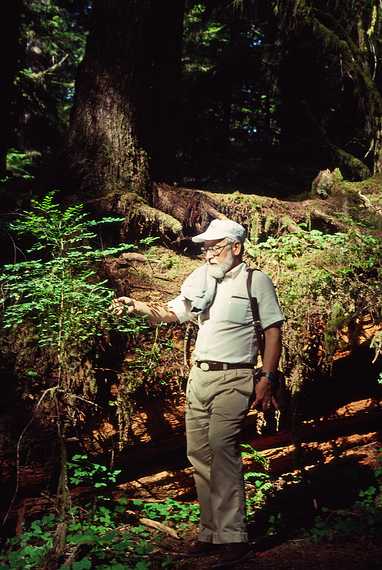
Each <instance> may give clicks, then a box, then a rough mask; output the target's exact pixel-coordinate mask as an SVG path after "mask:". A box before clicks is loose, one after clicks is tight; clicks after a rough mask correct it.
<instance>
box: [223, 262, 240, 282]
mask: <svg viewBox="0 0 382 570" xmlns="http://www.w3.org/2000/svg"><path fill="white" fill-rule="evenodd" d="M243 267H244V261H242V262H241V263H239V265H235V267H233V268H232V269H230V270H229V271H227V273H226V274H225V275H224V279H226V278H229V279H234V278H235V277H237V275H239V273H240V271H241V270H242V269H243Z"/></svg>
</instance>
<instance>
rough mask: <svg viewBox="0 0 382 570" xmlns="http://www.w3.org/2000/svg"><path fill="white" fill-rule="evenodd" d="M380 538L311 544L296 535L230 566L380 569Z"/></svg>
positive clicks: (203, 568)
mask: <svg viewBox="0 0 382 570" xmlns="http://www.w3.org/2000/svg"><path fill="white" fill-rule="evenodd" d="M381 560H382V540H379V542H377V541H371V540H369V539H367V538H366V537H358V538H354V537H353V538H352V539H347V540H346V539H343V540H341V541H338V542H335V543H333V542H331V543H318V544H315V543H313V542H312V541H311V540H309V539H306V538H296V539H293V540H288V541H286V542H283V543H282V544H280V545H278V546H274V547H273V548H269V549H268V550H264V551H262V552H257V553H255V552H254V554H253V555H250V557H249V558H248V559H247V560H245V561H242V562H240V564H237V565H236V566H231V568H239V567H240V568H241V569H242V570H250V569H251V568H256V569H258V570H271V569H272V570H306V569H309V570H339V569H341V570H380V568H381ZM216 564H217V558H216V557H212V556H210V557H206V558H204V559H198V560H197V561H195V560H193V561H192V560H187V561H183V562H181V563H180V566H179V567H180V568H185V569H188V568H197V569H198V570H207V569H210V568H214V567H215V565H216Z"/></svg>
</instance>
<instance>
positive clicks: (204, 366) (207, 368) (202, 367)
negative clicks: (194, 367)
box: [200, 362, 210, 372]
mask: <svg viewBox="0 0 382 570" xmlns="http://www.w3.org/2000/svg"><path fill="white" fill-rule="evenodd" d="M200 368H201V369H202V370H204V372H207V370H209V369H210V365H209V364H208V362H201V363H200Z"/></svg>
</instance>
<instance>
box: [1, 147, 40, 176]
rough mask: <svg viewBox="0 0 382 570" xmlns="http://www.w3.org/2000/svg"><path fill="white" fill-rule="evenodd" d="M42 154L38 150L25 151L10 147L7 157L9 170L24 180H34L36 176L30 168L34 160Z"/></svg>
mask: <svg viewBox="0 0 382 570" xmlns="http://www.w3.org/2000/svg"><path fill="white" fill-rule="evenodd" d="M40 156H41V153H39V152H37V151H31V152H23V151H21V150H17V149H16V148H10V149H9V150H8V152H7V159H6V165H7V170H8V171H9V172H10V173H11V174H13V175H14V176H18V177H20V178H23V179H24V180H32V179H33V178H34V177H33V176H32V174H31V172H30V169H31V167H32V166H33V161H34V160H35V159H36V158H39V157H40Z"/></svg>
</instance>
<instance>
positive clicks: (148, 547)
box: [0, 454, 192, 570]
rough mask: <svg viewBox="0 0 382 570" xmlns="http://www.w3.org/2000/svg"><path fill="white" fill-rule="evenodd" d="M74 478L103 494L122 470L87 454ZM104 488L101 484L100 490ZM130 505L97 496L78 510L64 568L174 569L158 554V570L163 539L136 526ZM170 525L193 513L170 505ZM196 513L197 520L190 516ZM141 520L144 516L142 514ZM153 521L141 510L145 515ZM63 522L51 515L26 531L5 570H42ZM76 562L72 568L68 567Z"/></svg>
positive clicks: (12, 544)
mask: <svg viewBox="0 0 382 570" xmlns="http://www.w3.org/2000/svg"><path fill="white" fill-rule="evenodd" d="M69 470H70V472H71V473H72V474H71V476H70V482H71V483H72V484H74V485H77V484H80V483H84V484H89V483H90V484H93V485H94V488H95V489H100V488H102V487H104V486H105V484H110V483H115V480H116V477H117V475H118V473H119V472H118V470H109V469H108V468H106V467H105V466H103V465H99V464H96V463H92V462H91V461H89V459H88V457H87V456H86V455H83V454H78V455H75V456H73V458H72V460H71V462H70V463H69ZM97 483H98V484H97ZM127 503H128V500H127V499H125V498H124V497H122V498H120V499H119V500H118V501H116V502H114V501H112V500H111V499H110V498H108V497H104V496H102V495H98V494H95V497H94V500H93V502H92V503H90V504H87V505H81V506H78V505H76V506H73V507H72V508H71V509H70V510H69V513H68V517H69V520H68V527H67V535H66V548H65V559H66V561H65V562H64V563H63V565H62V566H60V568H61V569H62V570H64V568H69V569H71V570H75V569H77V570H79V569H81V568H82V569H86V568H95V567H97V568H101V569H102V570H110V569H114V570H117V569H123V570H145V569H147V570H149V569H150V568H152V567H153V566H154V567H155V568H168V567H170V566H171V560H170V559H169V558H168V557H167V556H163V555H162V554H161V553H159V554H156V556H155V562H154V563H153V564H152V554H153V553H154V551H155V550H156V543H157V542H159V541H160V540H161V535H160V534H157V535H153V534H152V533H151V532H149V531H148V530H147V528H146V527H145V526H143V525H141V524H139V521H138V520H137V522H136V523H135V524H134V523H132V522H131V520H128V518H129V519H131V511H129V514H127V513H126V506H127ZM166 503H167V509H166V520H167V521H173V522H174V523H176V524H179V522H181V521H184V520H186V518H187V517H188V518H190V517H192V509H190V508H188V507H187V506H184V505H182V504H181V503H177V502H176V501H173V502H171V501H170V500H168V501H167V502H166ZM190 513H191V514H190ZM137 514H138V513H137ZM142 514H144V516H148V514H154V516H153V517H152V518H155V520H158V518H160V517H155V513H154V512H151V511H150V512H146V510H145V508H144V507H143V508H142V507H141V505H140V506H139V515H140V516H141V515H142ZM57 523H58V520H57V518H56V517H55V516H53V515H47V516H45V517H43V518H42V519H40V520H37V521H34V522H32V523H31V524H30V525H28V527H27V528H26V530H25V531H24V532H23V533H22V534H21V535H20V536H17V537H15V538H12V539H10V540H9V541H8V543H7V544H6V548H5V549H4V552H3V553H2V554H0V568H4V569H5V568H10V569H12V570H13V569H15V570H23V569H24V568H26V569H28V570H29V569H32V568H36V569H38V568H41V567H42V566H43V565H44V562H45V561H46V557H47V555H48V554H49V551H50V550H51V548H52V546H53V540H54V531H55V527H56V525H57ZM69 559H70V562H68V561H69Z"/></svg>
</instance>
